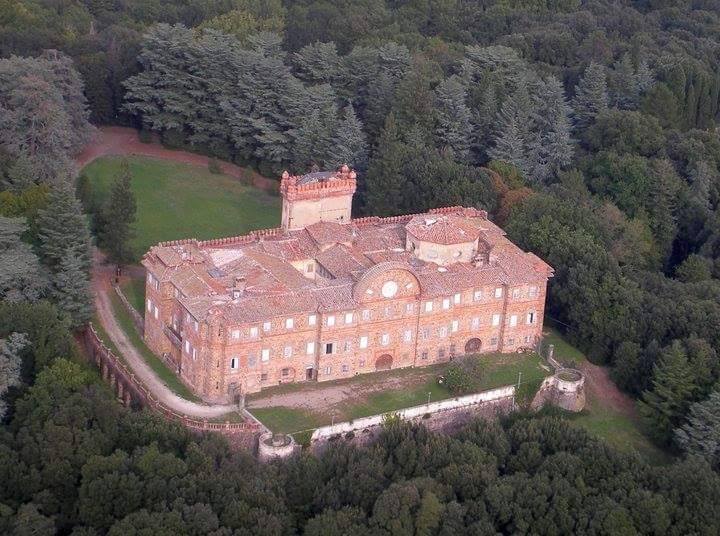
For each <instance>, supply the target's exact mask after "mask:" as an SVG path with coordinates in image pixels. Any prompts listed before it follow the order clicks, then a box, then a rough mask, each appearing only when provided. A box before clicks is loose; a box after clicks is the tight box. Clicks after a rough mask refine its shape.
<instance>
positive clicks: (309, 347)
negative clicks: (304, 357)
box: [305, 342, 315, 355]
mask: <svg viewBox="0 0 720 536" xmlns="http://www.w3.org/2000/svg"><path fill="white" fill-rule="evenodd" d="M305 353H306V354H308V355H310V354H314V353H315V343H314V342H309V343H307V344H306V345H305Z"/></svg>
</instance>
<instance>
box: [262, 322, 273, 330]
mask: <svg viewBox="0 0 720 536" xmlns="http://www.w3.org/2000/svg"><path fill="white" fill-rule="evenodd" d="M271 327H272V323H270V322H263V331H270V328H271Z"/></svg>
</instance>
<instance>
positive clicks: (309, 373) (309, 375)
mask: <svg viewBox="0 0 720 536" xmlns="http://www.w3.org/2000/svg"><path fill="white" fill-rule="evenodd" d="M305 379H306V380H314V379H315V369H314V368H312V367H308V368H306V369H305Z"/></svg>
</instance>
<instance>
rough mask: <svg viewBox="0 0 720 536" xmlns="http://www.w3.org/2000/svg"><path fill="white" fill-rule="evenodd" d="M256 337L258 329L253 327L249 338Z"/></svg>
mask: <svg viewBox="0 0 720 536" xmlns="http://www.w3.org/2000/svg"><path fill="white" fill-rule="evenodd" d="M257 336H258V328H257V327H256V326H253V327H251V328H250V337H253V338H254V337H257Z"/></svg>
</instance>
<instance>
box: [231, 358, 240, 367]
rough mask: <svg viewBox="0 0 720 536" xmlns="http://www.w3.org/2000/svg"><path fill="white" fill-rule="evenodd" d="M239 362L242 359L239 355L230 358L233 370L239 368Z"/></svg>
mask: <svg viewBox="0 0 720 536" xmlns="http://www.w3.org/2000/svg"><path fill="white" fill-rule="evenodd" d="M239 362H240V360H239V359H238V358H237V357H233V358H231V359H230V368H231V369H232V370H235V369H237V368H238V363H239Z"/></svg>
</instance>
